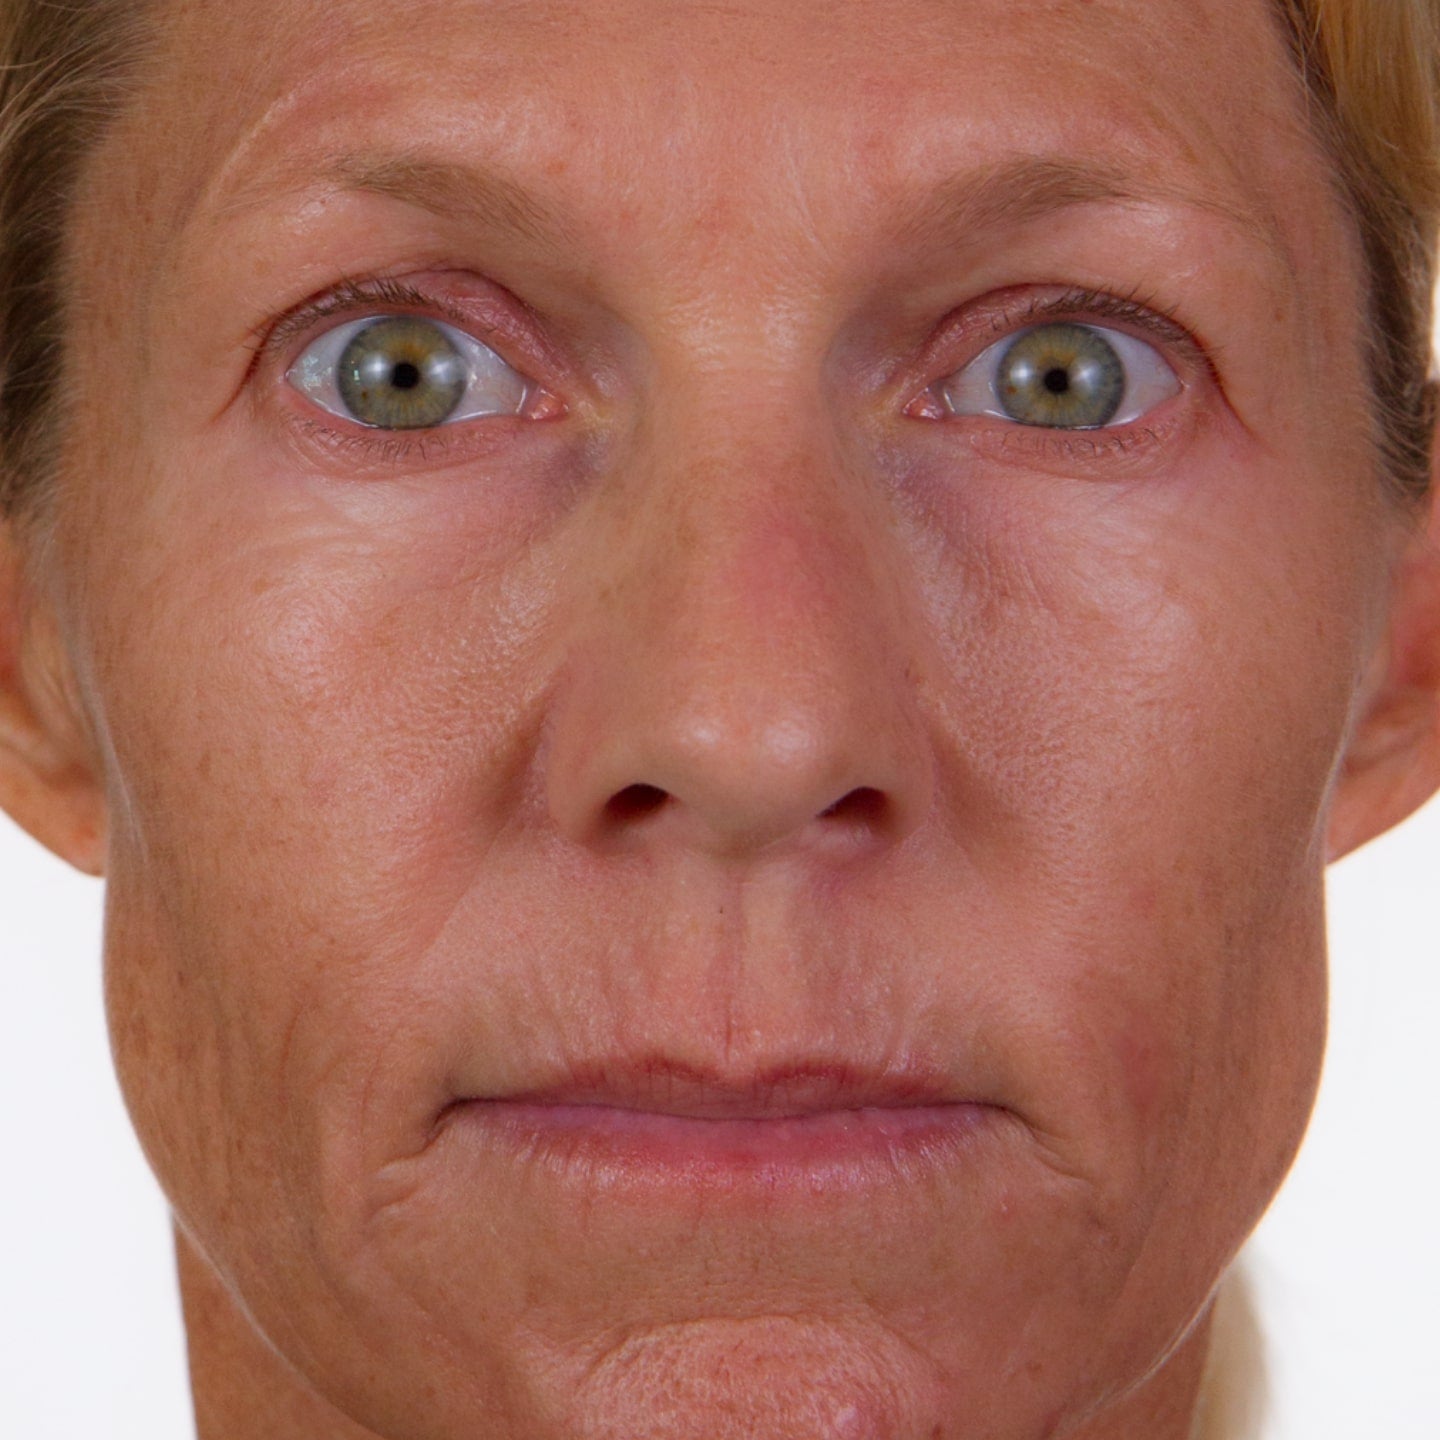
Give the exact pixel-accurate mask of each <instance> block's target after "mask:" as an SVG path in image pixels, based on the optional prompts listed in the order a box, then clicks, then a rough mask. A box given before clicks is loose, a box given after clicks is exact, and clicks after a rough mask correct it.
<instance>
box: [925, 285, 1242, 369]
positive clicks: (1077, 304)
mask: <svg viewBox="0 0 1440 1440" xmlns="http://www.w3.org/2000/svg"><path fill="white" fill-rule="evenodd" d="M982 305H983V302H982ZM965 308H966V307H962V310H961V313H957V312H955V311H952V312H950V314H948V315H947V316H946V317H945V318H944V319H943V320H942V321H941V322H940V324H939V325H938V326H936V329H935V332H934V333H933V335H932V338H931V340H930V342H929V343H928V344H927V345H926V347H925V351H926V354H927V356H928V357H929V364H928V365H927V368H935V367H939V366H942V365H943V366H944V367H945V368H943V370H942V371H941V378H942V379H943V378H946V377H948V376H949V375H952V374H954V373H955V371H956V370H957V369H963V368H964V366H965V365H966V364H968V363H970V362H972V361H974V360H976V359H978V358H979V356H981V355H982V354H984V353H985V351H987V350H988V349H990V347H991V346H993V345H995V344H997V343H1000V342H1002V341H1004V340H1005V339H1008V338H1010V337H1012V336H1015V335H1018V334H1020V332H1021V331H1023V330H1027V329H1034V328H1035V327H1037V326H1039V325H1044V324H1051V323H1059V322H1063V321H1067V320H1068V321H1073V322H1074V323H1076V324H1080V325H1090V326H1092V327H1094V328H1096V329H1102V330H1103V329H1105V328H1107V324H1108V325H1109V326H1112V327H1118V328H1121V329H1124V330H1128V331H1130V332H1131V333H1134V334H1135V335H1136V338H1138V339H1142V340H1146V341H1148V342H1149V343H1151V344H1153V345H1155V346H1156V347H1157V348H1159V349H1160V350H1161V351H1162V352H1168V354H1169V356H1170V357H1171V358H1173V359H1175V360H1177V361H1178V362H1179V364H1180V366H1181V368H1183V369H1188V370H1190V371H1191V372H1192V373H1193V372H1195V371H1199V372H1201V373H1204V374H1206V375H1208V376H1209V377H1210V378H1212V379H1215V380H1217V381H1218V379H1219V376H1218V374H1217V372H1216V367H1215V363H1214V357H1213V356H1212V354H1211V352H1210V351H1209V350H1208V349H1207V348H1206V347H1205V346H1204V345H1203V344H1202V343H1201V342H1200V341H1199V340H1198V339H1197V338H1196V336H1195V335H1194V334H1193V333H1192V332H1191V330H1190V329H1188V328H1187V327H1186V326H1185V325H1184V324H1182V323H1181V322H1180V321H1179V320H1178V319H1177V318H1175V316H1174V315H1173V313H1171V311H1169V310H1168V309H1167V308H1166V307H1165V306H1163V305H1161V304H1159V303H1158V302H1156V301H1153V300H1146V299H1143V298H1141V295H1140V293H1139V292H1135V293H1134V294H1131V295H1123V294H1117V293H1113V292H1109V291H1102V290H1095V289H1087V288H1078V289H1077V288H1071V289H1068V290H1065V291H1062V292H1060V293H1052V294H1049V295H1046V296H1037V295H1034V294H1033V293H1032V294H1029V295H1027V296H1025V297H1023V298H1020V299H1018V300H1016V301H1015V302H1012V303H1006V301H1005V300H1003V299H1001V300H999V301H998V302H997V303H996V304H995V306H994V308H993V309H991V311H990V313H989V314H988V315H985V314H982V315H980V316H979V317H976V316H975V314H974V311H973V310H971V312H970V315H969V316H968V317H967V315H966V314H964V313H963V311H964V309H965ZM967 319H968V321H969V323H967ZM960 347H963V348H964V349H965V350H966V351H967V353H966V355H965V357H964V358H963V359H961V360H959V361H958V363H956V364H950V363H949V360H948V359H946V358H942V357H944V356H945V354H946V352H947V351H949V352H953V351H954V350H955V349H957V348H960Z"/></svg>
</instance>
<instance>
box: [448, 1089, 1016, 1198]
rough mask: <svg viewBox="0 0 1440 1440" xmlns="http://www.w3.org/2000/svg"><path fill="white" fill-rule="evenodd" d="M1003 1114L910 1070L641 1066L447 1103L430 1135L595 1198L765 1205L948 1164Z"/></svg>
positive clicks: (859, 1186)
mask: <svg viewBox="0 0 1440 1440" xmlns="http://www.w3.org/2000/svg"><path fill="white" fill-rule="evenodd" d="M1007 1114H1008V1112H1007V1111H1005V1110H1004V1109H1003V1108H1002V1107H999V1106H996V1105H993V1104H989V1103H985V1102H983V1101H979V1100H975V1099H969V1098H960V1097H957V1096H955V1095H953V1094H951V1093H949V1092H948V1090H947V1087H946V1085H945V1084H944V1082H943V1081H942V1079H941V1078H940V1077H938V1076H934V1075H930V1074H927V1073H921V1072H916V1071H901V1072H868V1071H863V1070H857V1069H854V1068H852V1067H849V1066H845V1065H829V1064H790V1065H785V1066H775V1067H771V1068H770V1069H768V1070H762V1071H757V1072H754V1073H751V1074H749V1075H747V1076H744V1077H734V1076H725V1075H721V1074H718V1073H713V1072H707V1071H703V1070H699V1069H697V1068H695V1067H692V1066H689V1065H684V1064H676V1063H673V1062H670V1061H650V1062H648V1063H644V1064H621V1065H605V1066H596V1067H592V1069H590V1070H589V1071H588V1072H582V1073H570V1074H567V1075H566V1076H565V1077H564V1078H563V1079H557V1080H556V1081H554V1082H553V1083H546V1084H543V1085H540V1086H537V1087H535V1088H532V1089H526V1090H521V1091H518V1092H515V1093H513V1094H507V1095H502V1096H496V1097H470V1098H463V1099H459V1100H456V1101H455V1102H453V1103H452V1104H451V1105H450V1106H448V1107H447V1109H446V1112H445V1114H444V1115H443V1116H442V1124H443V1125H445V1126H447V1127H449V1126H452V1125H460V1126H462V1127H463V1128H465V1129H466V1130H468V1131H473V1132H476V1133H477V1134H478V1135H479V1136H481V1137H483V1139H484V1141H485V1142H486V1143H487V1144H488V1145H492V1146H496V1147H499V1148H500V1149H502V1150H504V1151H507V1152H509V1153H510V1154H511V1156H512V1157H514V1158H516V1159H523V1160H524V1161H527V1162H531V1163H536V1164H539V1165H541V1166H543V1167H544V1168H546V1169H550V1170H558V1171H560V1172H562V1173H568V1174H572V1175H577V1176H583V1177H584V1178H586V1179H588V1180H589V1181H591V1182H598V1183H602V1184H604V1185H605V1186H606V1187H614V1186H620V1187H623V1188H625V1189H629V1190H634V1189H672V1188H676V1187H680V1188H683V1189H686V1190H691V1191H693V1190H696V1189H703V1190H706V1191H715V1190H726V1191H732V1192H733V1191H742V1190H746V1189H752V1188H759V1189H762V1190H763V1191H764V1192H765V1193H766V1194H767V1195H770V1196H773V1195H775V1194H776V1193H777V1192H778V1191H781V1190H784V1189H786V1188H789V1187H791V1186H794V1187H798V1188H799V1189H802V1190H805V1191H807V1192H810V1193H813V1192H814V1191H815V1189H816V1187H817V1186H820V1187H822V1188H824V1189H826V1190H829V1191H835V1190H853V1189H870V1188H873V1187H875V1186H877V1185H881V1184H884V1183H894V1182H895V1181H896V1180H897V1179H900V1178H904V1177H906V1176H912V1177H913V1175H914V1174H915V1172H917V1171H919V1170H933V1169H935V1168H936V1167H940V1166H944V1165H947V1164H950V1163H953V1162H954V1161H955V1160H956V1158H957V1156H958V1154H959V1153H960V1152H962V1151H964V1150H965V1149H967V1148H968V1147H970V1146H972V1145H973V1144H974V1143H975V1141H976V1138H977V1137H978V1136H979V1135H980V1134H981V1133H982V1132H983V1131H985V1130H986V1129H987V1128H989V1127H991V1126H992V1125H993V1124H994V1123H995V1122H996V1121H997V1120H1000V1119H1002V1118H1003V1117H1005V1116H1006V1115H1007Z"/></svg>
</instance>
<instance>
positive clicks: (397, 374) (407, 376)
mask: <svg viewBox="0 0 1440 1440" xmlns="http://www.w3.org/2000/svg"><path fill="white" fill-rule="evenodd" d="M1047 379H1048V377H1047ZM390 383H391V385H393V386H394V387H395V389H397V390H413V389H414V388H415V387H416V386H417V385H418V384H419V383H420V367H419V366H418V365H412V364H411V363H410V361H408V360H402V361H401V362H400V363H399V364H398V365H397V366H396V367H395V368H394V369H393V370H392V371H391V372H390Z"/></svg>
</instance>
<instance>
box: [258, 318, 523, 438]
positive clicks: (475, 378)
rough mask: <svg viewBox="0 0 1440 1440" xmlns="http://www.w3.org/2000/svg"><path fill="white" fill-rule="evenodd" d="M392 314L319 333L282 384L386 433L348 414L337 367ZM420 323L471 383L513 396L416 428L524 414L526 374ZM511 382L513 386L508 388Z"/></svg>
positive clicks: (466, 337) (494, 353)
mask: <svg viewBox="0 0 1440 1440" xmlns="http://www.w3.org/2000/svg"><path fill="white" fill-rule="evenodd" d="M402 313H403V312H402ZM392 314H393V312H389V313H386V312H382V313H381V314H378V315H377V314H369V315H359V316H355V317H353V318H351V319H348V320H342V321H341V322H340V323H339V324H338V325H332V326H330V327H329V328H328V329H325V330H322V331H321V332H320V334H319V335H317V336H315V337H314V338H313V339H311V340H310V341H309V343H308V344H307V345H306V346H305V348H304V349H303V350H302V351H301V352H300V354H299V355H298V356H297V357H296V359H295V361H294V362H293V363H292V364H291V365H290V367H289V368H288V369H287V370H286V371H285V379H286V380H287V381H288V382H289V383H290V385H291V386H292V387H293V388H294V389H295V390H298V391H299V392H300V394H302V395H304V396H305V397H306V398H307V399H309V400H310V401H312V402H313V403H314V404H316V405H318V406H319V407H320V409H322V410H324V411H325V412H326V413H327V414H329V415H333V416H335V417H336V418H337V419H340V420H344V421H347V422H349V423H350V424H353V425H360V426H362V427H364V428H366V429H372V430H387V428H388V427H385V426H382V425H369V424H367V423H366V422H365V421H364V420H361V419H360V418H359V417H358V416H355V415H353V414H350V413H348V412H347V407H346V404H345V401H344V400H343V398H342V397H341V395H340V387H339V383H338V382H339V375H338V368H339V362H340V357H341V355H342V354H343V353H344V351H345V348H346V346H347V345H348V344H349V343H350V341H351V340H352V339H353V338H354V337H355V336H356V335H358V334H360V333H361V332H363V331H364V330H365V329H366V327H367V326H369V325H371V324H373V323H374V322H375V321H377V320H385V319H388V318H390V316H391V315H392ZM424 318H425V321H426V323H427V324H430V325H433V326H434V327H435V328H436V329H437V330H440V331H441V332H442V333H443V334H444V335H445V337H446V338H447V339H448V340H449V342H450V344H451V345H452V346H453V347H454V348H455V349H456V351H458V352H459V354H461V355H462V356H464V358H465V360H466V362H467V364H468V366H469V371H470V379H471V382H472V384H477V385H478V384H480V383H481V382H482V381H483V380H485V379H489V380H490V381H491V382H492V383H493V384H495V385H497V387H500V388H505V389H508V390H510V391H512V392H513V394H509V395H506V396H505V398H504V399H503V400H502V401H501V402H500V404H499V405H498V406H497V407H496V408H489V407H482V408H479V409H466V408H465V405H466V403H467V402H465V401H462V402H461V406H460V408H459V409H458V410H457V411H456V412H455V413H454V414H453V415H450V416H447V417H446V418H445V419H444V420H443V421H440V422H438V423H437V424H435V425H433V426H431V425H426V426H421V427H418V428H421V429H426V430H435V429H439V428H441V426H442V425H458V424H460V423H461V422H463V421H465V420H470V419H477V418H480V417H482V416H488V417H493V416H498V415H517V414H520V413H522V412H523V411H524V409H525V406H526V403H527V401H528V399H529V398H530V395H531V394H532V392H533V390H534V388H535V387H534V382H533V381H532V380H530V378H529V377H528V376H527V375H525V374H523V373H522V372H521V371H519V370H517V369H516V368H515V367H514V366H513V365H511V364H510V362H509V361H508V360H506V359H505V357H504V356H503V355H501V354H500V352H499V351H498V350H495V349H494V348H493V347H492V346H489V345H487V344H486V343H485V342H484V341H483V340H480V339H478V338H477V337H476V336H474V335H472V334H470V332H469V331H468V330H465V329H462V328H461V327H460V326H457V325H451V324H449V323H447V322H446V321H443V320H435V319H432V318H430V317H424ZM497 368H498V369H499V370H502V371H504V372H508V375H507V374H497V373H496V371H497ZM512 380H513V382H514V383H513V384H511V383H509V382H510V381H512Z"/></svg>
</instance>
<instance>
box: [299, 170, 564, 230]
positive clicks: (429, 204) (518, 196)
mask: <svg viewBox="0 0 1440 1440" xmlns="http://www.w3.org/2000/svg"><path fill="white" fill-rule="evenodd" d="M320 178H321V180H322V181H328V182H330V183H332V184H335V185H338V186H339V188H340V189H341V190H344V191H350V192H357V193H360V194H367V195H384V196H387V197H388V198H390V199H392V200H399V201H402V202H403V203H405V204H407V205H414V206H417V207H418V208H420V209H422V210H428V211H430V212H431V213H432V214H434V215H439V216H442V217H443V216H446V215H455V214H474V213H481V214H484V215H487V216H488V217H489V218H490V219H491V220H492V221H493V222H494V223H495V224H496V225H497V226H498V227H499V228H502V229H505V230H509V231H511V232H513V233H514V234H515V235H517V236H518V237H519V238H520V239H523V240H529V241H531V242H532V243H534V244H544V245H555V244H557V243H562V244H563V243H565V242H566V240H567V239H568V238H569V236H570V231H571V227H570V226H568V225H567V224H565V222H564V221H563V219H562V217H561V215H560V213H559V211H557V210H556V209H554V208H553V207H552V206H549V205H547V204H545V203H544V201H542V200H541V199H540V198H539V197H538V196H537V195H535V194H534V192H533V191H530V190H527V189H526V188H525V187H524V186H523V185H519V184H517V183H516V182H515V181H513V180H510V179H508V178H507V177H506V176H504V175H501V174H498V173H496V172H494V171H490V170H478V169H474V168H471V167H470V166H466V165H457V164H453V163H451V162H448V161H442V160H430V159H426V158H424V157H423V156H413V155H344V156H339V157H337V158H336V159H334V160H332V161H331V162H330V164H329V165H327V166H326V167H325V169H324V170H322V172H321V176H320Z"/></svg>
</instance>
